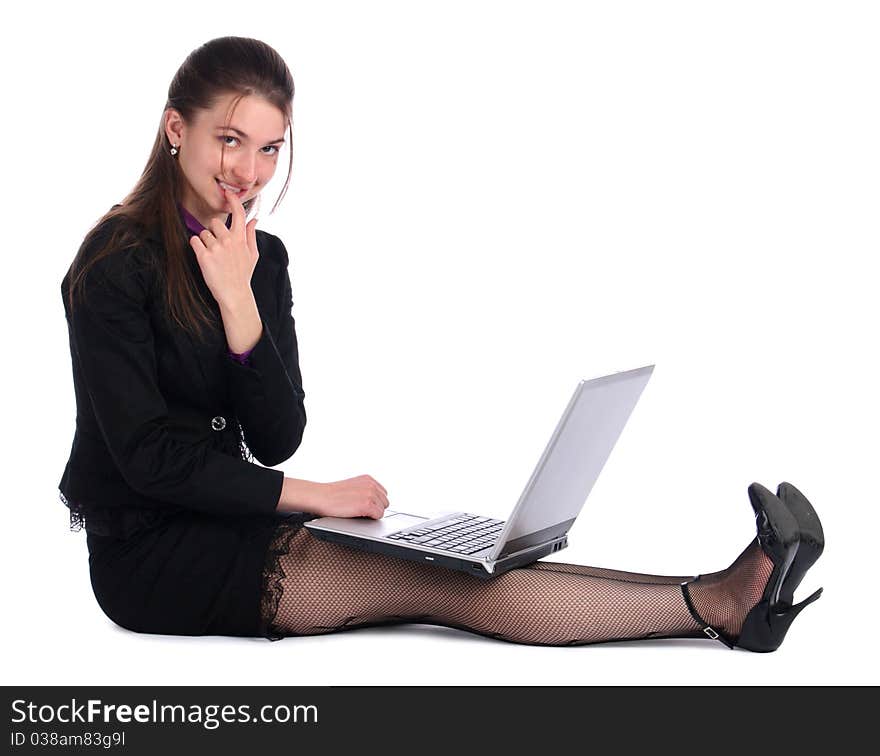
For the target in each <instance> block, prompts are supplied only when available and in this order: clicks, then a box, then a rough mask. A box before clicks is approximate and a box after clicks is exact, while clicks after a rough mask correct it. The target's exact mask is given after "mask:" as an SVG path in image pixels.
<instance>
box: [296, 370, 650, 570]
mask: <svg viewBox="0 0 880 756" xmlns="http://www.w3.org/2000/svg"><path fill="white" fill-rule="evenodd" d="M653 370H654V365H647V366H645V367H641V368H636V369H635V370H627V371H624V372H619V373H612V374H611V375H605V376H602V377H600V378H593V379H591V380H582V381H580V383H578V385H577V387H576V388H575V390H574V393H573V394H572V397H571V399H570V400H569V402H568V406H567V407H566V408H565V411H564V412H563V413H562V417H561V418H560V420H559V423H558V424H557V425H556V430H554V431H553V435H552V436H551V437H550V441H549V442H548V444H547V448H546V449H544V453H543V454H542V455H541V458H540V459H539V460H538V464H537V465H536V466H535V469H534V471H533V472H532V476H531V477H530V478H529V481H528V483H526V487H525V489H524V490H523V492H522V495H521V496H520V497H519V501H518V502H517V504H516V506H515V507H514V508H513V512H512V513H511V514H510V516H509V517H508V518H507V519H506V520H498V519H495V518H492V517H484V516H481V515H476V514H472V513H469V512H463V511H458V510H448V511H442V512H434V513H431V514H427V515H420V514H413V513H410V512H399V511H394V510H391V509H386V510H385V514H384V516H383V517H382V518H381V519H379V520H376V519H373V518H369V517H319V518H316V519H314V520H309V521H307V522H305V523H304V525H305V527H306V528H308V529H309V531H310V532H311V533H312V535H314V536H316V537H317V538H320V539H322V540H325V541H333V542H334V543H340V544H344V545H345V546H351V547H353V548H356V549H361V550H364V551H372V552H376V553H379V554H387V555H388V556H393V557H398V558H402V559H409V560H414V561H417V562H423V563H425V564H431V565H437V566H438V567H448V568H451V569H454V570H460V571H462V572H467V573H470V574H472V575H476V576H478V577H480V578H484V579H487V580H488V579H491V578H494V577H497V576H498V575H501V574H502V573H504V572H506V571H507V570H510V569H513V568H514V567H520V566H522V565H525V564H530V563H532V562H534V561H536V560H538V559H540V558H541V557H543V556H546V555H547V554H552V553H554V552H556V551H559V550H560V549H564V548H565V547H566V546H567V545H568V531H569V529H570V528H571V526H572V525H573V524H574V521H575V519H576V518H577V516H578V514H580V511H581V509H582V508H583V506H584V502H585V501H586V499H587V496H589V493H590V491H591V490H592V488H593V485H594V484H595V482H596V480H597V479H598V477H599V473H600V472H602V468H603V467H604V465H605V462H606V461H607V459H608V457H609V456H610V455H611V450H612V449H613V448H614V444H615V443H617V439H618V438H619V436H620V434H621V432H622V431H623V426H624V425H626V421H627V420H628V419H629V416H630V414H631V413H632V411H633V408H634V407H635V406H636V402H637V401H638V400H639V396H641V393H642V390H643V389H644V388H645V385H646V384H647V383H648V379H649V378H650V377H651V373H652V372H653Z"/></svg>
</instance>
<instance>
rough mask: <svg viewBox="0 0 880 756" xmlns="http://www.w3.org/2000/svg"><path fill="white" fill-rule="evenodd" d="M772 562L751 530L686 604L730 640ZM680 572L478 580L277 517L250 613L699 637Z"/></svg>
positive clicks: (564, 637)
mask: <svg viewBox="0 0 880 756" xmlns="http://www.w3.org/2000/svg"><path fill="white" fill-rule="evenodd" d="M772 569H773V564H772V562H771V561H770V559H769V558H768V557H767V556H766V555H765V554H764V552H763V551H762V550H761V548H760V545H759V543H758V541H757V539H755V541H753V542H752V543H751V544H750V545H749V546H748V547H747V548H746V549H745V550H744V551H743V552H742V554H740V556H739V557H738V558H737V560H736V561H735V562H734V564H733V565H731V566H730V567H729V568H727V569H726V570H722V571H720V572H715V573H711V574H709V575H704V576H701V577H700V579H699V580H698V581H697V582H696V583H694V584H692V585H691V586H689V588H690V590H691V599H692V601H693V602H694V606H695V608H696V609H697V612H698V613H699V614H700V616H701V617H702V618H703V619H704V620H705V621H706V622H708V623H709V624H711V625H713V626H714V627H718V628H721V629H723V630H726V631H727V632H728V633H729V634H730V635H731V636H732V637H736V636H737V635H738V634H739V632H740V629H741V627H742V623H743V619H744V618H745V616H746V614H747V613H748V611H749V609H751V607H752V606H754V604H756V603H758V601H759V600H760V598H761V594H762V593H763V590H764V586H765V585H766V583H767V580H768V579H769V576H770V573H771V571H772ZM690 580H693V576H692V575H684V576H663V575H646V574H639V573H634V572H624V571H621V570H610V569H605V568H600V567H587V566H583V565H578V564H566V563H560V562H535V563H533V564H531V565H528V566H526V567H520V568H517V569H513V570H510V571H509V572H506V573H504V574H502V575H500V576H498V577H497V578H493V579H492V580H488V581H484V580H481V579H480V578H478V577H475V576H473V575H468V574H466V573H463V572H458V571H456V570H450V569H446V568H443V567H436V566H428V565H423V564H420V563H419V562H411V561H406V560H403V559H397V558H394V557H389V556H385V555H381V554H374V553H370V552H365V551H359V550H356V549H351V548H348V547H345V546H342V545H339V544H334V543H328V542H326V541H322V540H320V539H318V538H315V537H314V536H312V535H311V534H310V533H309V532H308V531H307V530H306V529H304V528H299V527H295V526H293V527H291V526H286V525H283V526H281V527H280V528H279V531H278V533H277V534H276V537H275V540H274V541H273V545H272V547H271V548H270V556H269V558H268V559H267V563H266V570H265V572H264V592H263V602H262V616H261V618H262V621H263V629H264V634H265V635H267V636H268V637H270V638H272V639H273V640H274V639H279V638H282V637H285V636H294V635H318V634H324V633H332V632H336V631H339V630H348V629H353V628H357V627H366V626H375V625H387V624H402V623H409V622H415V623H424V624H433V625H443V626H446V627H452V628H458V629H461V630H467V631H470V632H473V633H477V634H479V635H484V636H487V637H491V638H497V639H500V640H506V641H510V642H514V643H525V644H533V645H553V646H572V645H583V644H589V643H601V642H603V641H612V640H635V639H640V638H674V637H702V638H704V637H706V636H705V635H703V634H702V633H701V632H700V627H699V625H698V624H697V623H696V622H695V621H694V619H693V617H692V616H691V614H690V612H689V611H688V609H687V606H686V604H685V602H684V598H683V596H682V591H681V588H680V584H681V583H682V582H684V581H690ZM716 623H717V624H716Z"/></svg>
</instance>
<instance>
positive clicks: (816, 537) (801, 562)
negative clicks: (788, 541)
mask: <svg viewBox="0 0 880 756" xmlns="http://www.w3.org/2000/svg"><path fill="white" fill-rule="evenodd" d="M776 495H777V496H778V497H779V498H780V499H781V500H782V503H783V504H785V506H786V508H787V509H788V511H789V512H791V513H792V514H793V515H794V518H795V520H797V524H798V532H799V534H800V539H801V543H800V546H798V550H797V554H796V555H795V558H794V563H793V564H792V565H791V570H789V575H788V577H787V578H786V580H785V582H784V583H783V585H782V591H781V592H780V594H779V600H780V601H781V602H782V603H784V604H788V606H791V605H792V604H793V603H794V592H795V591H796V590H797V588H798V586H799V585H800V584H801V581H802V580H803V579H804V575H806V574H807V570H809V569H810V567H812V566H813V564H814V563H815V562H816V560H817V559H818V558H819V557H820V556H821V555H822V551H823V550H824V548H825V533H824V531H823V530H822V523H821V522H820V521H819V515H817V514H816V510H815V509H813V505H812V504H810V502H809V500H808V499H807V497H806V496H804V495H803V494H802V493H801V492H800V491H798V489H797V488H795V487H794V486H793V485H792V484H791V483H786V482H783V483H780V484H779V487H778V488H777V489H776ZM820 591H821V589H820ZM810 598H812V596H810ZM807 600H809V599H807ZM814 600H815V599H814Z"/></svg>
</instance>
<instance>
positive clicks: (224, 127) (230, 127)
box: [214, 126, 287, 144]
mask: <svg viewBox="0 0 880 756" xmlns="http://www.w3.org/2000/svg"><path fill="white" fill-rule="evenodd" d="M214 128H217V129H221V130H225V131H234V132H235V133H236V134H238V135H239V136H241V137H244V138H245V139H249V138H250V137H248V135H247V134H245V133H244V132H243V131H242V130H241V129H237V128H235V127H234V126H215V127H214ZM286 141H287V140H286V139H285V138H284V137H282V138H281V139H273V140H272V141H271V142H266V144H277V143H278V142H286Z"/></svg>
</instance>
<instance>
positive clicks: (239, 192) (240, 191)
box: [214, 179, 245, 196]
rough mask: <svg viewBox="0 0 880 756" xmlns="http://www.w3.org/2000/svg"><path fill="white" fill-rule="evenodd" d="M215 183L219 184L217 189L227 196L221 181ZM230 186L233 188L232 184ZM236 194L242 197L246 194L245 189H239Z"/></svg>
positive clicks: (217, 180)
mask: <svg viewBox="0 0 880 756" xmlns="http://www.w3.org/2000/svg"><path fill="white" fill-rule="evenodd" d="M214 181H216V182H217V187H218V188H219V189H220V193H221V194H223V195H224V196H225V193H226V190H225V189H224V188H223V185H222V184H221V183H220V179H214ZM230 186H231V184H230ZM236 193H237V194H238V195H242V194H244V193H245V192H244V189H239V190H238V191H237V192H236Z"/></svg>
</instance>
